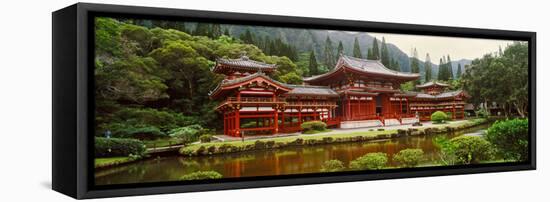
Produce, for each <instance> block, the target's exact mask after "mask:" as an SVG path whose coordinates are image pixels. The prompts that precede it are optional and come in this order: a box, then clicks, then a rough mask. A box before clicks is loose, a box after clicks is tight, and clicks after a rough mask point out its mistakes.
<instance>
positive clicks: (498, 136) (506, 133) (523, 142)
mask: <svg viewBox="0 0 550 202" xmlns="http://www.w3.org/2000/svg"><path fill="white" fill-rule="evenodd" d="M486 138H487V140H488V141H489V142H491V143H492V144H493V145H495V146H496V148H497V150H498V152H499V153H500V154H501V156H502V157H504V159H512V160H515V161H526V160H528V158H529V120H527V119H512V120H505V121H497V122H496V123H495V124H493V125H492V126H491V127H490V128H489V129H487V135H486Z"/></svg>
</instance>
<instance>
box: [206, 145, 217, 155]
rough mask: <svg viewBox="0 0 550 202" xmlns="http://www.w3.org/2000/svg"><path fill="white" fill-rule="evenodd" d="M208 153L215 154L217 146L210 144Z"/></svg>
mask: <svg viewBox="0 0 550 202" xmlns="http://www.w3.org/2000/svg"><path fill="white" fill-rule="evenodd" d="M207 151H208V154H214V153H216V146H214V145H212V146H209V147H208V149H207Z"/></svg>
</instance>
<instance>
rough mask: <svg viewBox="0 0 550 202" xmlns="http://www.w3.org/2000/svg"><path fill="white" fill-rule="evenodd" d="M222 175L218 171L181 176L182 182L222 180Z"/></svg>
mask: <svg viewBox="0 0 550 202" xmlns="http://www.w3.org/2000/svg"><path fill="white" fill-rule="evenodd" d="M222 177H223V176H222V174H220V173H218V172H216V171H197V172H193V173H189V174H187V175H184V176H181V178H180V180H207V179H220V178H222Z"/></svg>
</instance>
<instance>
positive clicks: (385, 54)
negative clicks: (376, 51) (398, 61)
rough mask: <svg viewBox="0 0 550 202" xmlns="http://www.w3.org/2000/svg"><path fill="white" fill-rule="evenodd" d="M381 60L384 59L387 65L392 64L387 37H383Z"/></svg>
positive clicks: (383, 61) (383, 62)
mask: <svg viewBox="0 0 550 202" xmlns="http://www.w3.org/2000/svg"><path fill="white" fill-rule="evenodd" d="M380 60H382V64H384V65H385V66H386V67H389V66H390V53H389V51H388V46H387V45H386V39H385V38H384V37H382V49H381V51H380Z"/></svg>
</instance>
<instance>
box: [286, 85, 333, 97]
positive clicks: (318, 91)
mask: <svg viewBox="0 0 550 202" xmlns="http://www.w3.org/2000/svg"><path fill="white" fill-rule="evenodd" d="M286 86H288V87H289V88H292V90H291V91H290V92H288V93H287V95H313V96H329V97H338V93H336V92H335V91H334V90H332V89H330V88H329V87H328V86H309V85H291V84H287V85H286Z"/></svg>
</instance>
